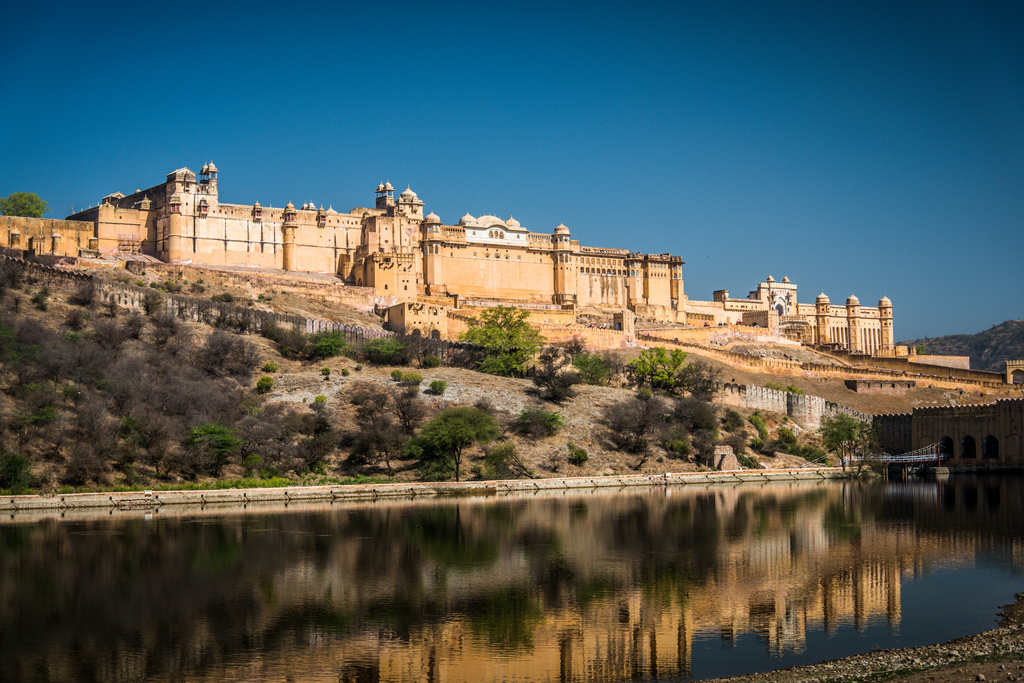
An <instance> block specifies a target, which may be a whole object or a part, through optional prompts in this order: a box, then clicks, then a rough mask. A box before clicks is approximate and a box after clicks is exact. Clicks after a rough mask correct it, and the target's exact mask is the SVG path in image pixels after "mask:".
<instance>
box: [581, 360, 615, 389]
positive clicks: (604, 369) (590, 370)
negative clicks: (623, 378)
mask: <svg viewBox="0 0 1024 683" xmlns="http://www.w3.org/2000/svg"><path fill="white" fill-rule="evenodd" d="M572 366H573V367H574V368H576V372H578V373H579V375H580V379H581V380H583V383H584V384H594V385H596V386H604V385H605V384H607V383H608V377H609V376H610V375H611V374H612V369H611V366H610V365H608V361H606V360H605V359H604V358H603V357H601V356H600V355H598V354H596V353H586V352H584V353H580V354H577V355H575V356H573V359H572Z"/></svg>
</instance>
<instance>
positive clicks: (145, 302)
mask: <svg viewBox="0 0 1024 683" xmlns="http://www.w3.org/2000/svg"><path fill="white" fill-rule="evenodd" d="M0 260H2V261H3V262H9V263H16V264H18V265H19V266H21V267H22V268H23V269H25V272H26V273H27V274H28V275H30V276H31V277H33V278H36V279H40V280H46V281H49V282H51V283H53V284H54V285H55V286H61V285H77V284H80V283H83V282H92V283H93V284H94V286H95V287H96V296H97V298H98V299H99V300H100V301H101V302H103V303H107V302H110V301H113V302H114V303H115V304H116V305H118V306H120V307H122V308H130V309H134V310H139V311H145V310H146V309H147V308H149V310H150V313H151V314H152V313H160V312H164V313H167V314H170V315H173V316H175V317H177V318H178V319H179V320H182V321H191V322H198V323H205V324H210V325H217V326H220V327H229V328H232V329H236V330H242V331H247V332H253V333H259V332H262V331H264V330H266V329H268V328H270V327H272V326H275V325H276V326H280V327H292V326H294V327H297V328H298V329H300V330H303V331H304V332H305V333H306V334H313V333H315V332H323V331H337V332H341V333H342V334H343V335H344V336H345V338H346V340H347V341H349V343H352V344H356V345H358V344H360V343H362V342H364V341H366V340H369V339H379V338H381V337H389V336H394V333H392V332H388V331H386V330H378V329H374V328H371V327H361V326H358V325H346V324H344V323H337V322H334V321H332V320H323V319H320V318H306V317H303V316H296V315H286V314H283V313H273V312H270V311H260V310H258V309H254V308H249V307H246V306H235V305H233V304H225V303H219V302H215V301H209V300H207V299H199V298H196V297H190V296H185V295H181V294H166V293H164V292H158V291H156V290H154V289H151V288H147V287H139V286H138V285H134V284H130V283H125V282H118V281H115V280H108V279H106V278H99V277H95V276H93V275H90V274H88V273H78V272H75V271H68V270H62V269H59V268H53V267H51V266H46V265H42V264H38V263H33V262H31V261H25V260H23V259H19V258H15V257H11V256H6V255H0Z"/></svg>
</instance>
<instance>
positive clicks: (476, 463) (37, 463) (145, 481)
mask: <svg viewBox="0 0 1024 683" xmlns="http://www.w3.org/2000/svg"><path fill="white" fill-rule="evenodd" d="M204 286H206V287H208V286H209V285H204ZM215 291H216V289H215ZM194 295H200V296H202V295H206V296H209V297H219V296H222V294H221V293H219V292H218V293H215V294H211V293H210V290H209V289H207V290H206V291H205V292H200V291H196V292H195V293H194V294H193V296H194ZM274 296H275V298H277V296H279V295H274ZM331 334H335V333H322V334H320V335H303V334H301V333H299V332H297V331H292V330H287V329H281V328H273V329H269V330H266V331H265V335H264V336H258V335H252V334H240V333H238V332H236V331H234V330H233V329H231V328H230V327H229V326H225V325H224V324H220V321H219V319H216V318H215V319H213V320H211V321H210V322H209V324H203V323H195V322H188V321H182V320H179V319H178V318H177V317H175V316H171V315H170V314H169V313H166V312H160V311H159V310H156V309H154V310H153V311H151V314H150V315H146V314H144V313H143V312H141V311H133V310H128V309H124V308H120V307H119V306H117V305H116V304H113V305H108V304H105V303H102V304H101V303H100V302H99V301H98V300H97V297H96V292H95V290H94V287H93V286H92V285H91V284H89V283H88V282H83V281H68V280H65V279H61V278H53V277H50V276H48V275H45V273H40V272H38V271H31V270H25V271H24V272H23V270H22V268H21V267H20V266H17V265H16V264H12V263H5V264H3V265H2V267H0V490H3V491H5V492H33V491H34V492H41V493H54V492H57V491H62V492H63V491H75V490H111V489H117V488H120V487H129V488H134V489H138V488H162V487H171V488H179V487H181V486H195V485H201V486H217V485H220V484H218V483H217V482H216V481H214V480H218V481H219V482H220V483H221V484H225V485H237V483H238V482H240V481H241V480H242V478H244V483H245V485H247V486H252V485H260V484H259V482H260V481H265V482H266V484H273V485H285V484H289V483H291V484H299V483H303V484H312V483H333V482H338V481H342V480H353V479H355V480H364V479H362V478H364V477H371V478H374V479H375V480H382V481H386V480H388V479H389V477H388V475H389V470H393V475H394V478H395V479H397V480H405V481H408V480H415V479H417V478H418V477H419V475H420V472H419V471H418V467H417V465H418V461H417V460H416V459H415V457H413V455H408V454H406V453H405V451H404V442H405V441H407V440H408V439H409V438H410V437H416V436H417V435H418V434H420V432H421V430H422V429H423V428H424V427H426V426H427V425H428V423H429V422H430V420H432V419H433V418H435V417H437V416H438V415H439V414H441V412H442V411H444V410H445V409H446V408H449V407H452V406H474V407H477V408H478V409H479V410H480V411H483V413H485V415H489V416H490V417H491V418H493V419H494V420H496V428H497V433H496V436H497V439H496V440H495V441H494V442H493V443H492V444H491V446H490V447H489V448H487V449H484V450H482V449H480V448H479V447H473V448H472V449H471V450H470V451H468V452H467V458H466V460H465V461H464V462H463V464H462V467H461V470H462V475H463V476H464V477H484V478H502V477H503V476H509V475H510V476H515V475H516V473H517V472H521V471H522V469H527V470H530V472H531V473H532V475H533V476H537V477H552V476H566V475H570V476H581V475H582V476H601V475H603V474H616V473H632V472H641V473H649V474H657V473H662V472H666V471H672V472H682V471H688V470H694V469H698V468H699V467H700V465H699V458H698V455H710V450H711V449H712V448H713V446H714V445H715V443H716V442H717V443H721V442H726V443H729V444H730V445H733V446H734V447H735V448H736V449H737V450H738V451H739V452H740V453H743V454H745V456H746V457H749V458H750V459H751V460H754V461H757V462H759V463H764V464H766V465H770V466H774V467H780V466H782V467H785V466H790V465H792V464H793V463H794V462H800V461H801V460H800V459H799V457H798V456H797V455H789V453H794V454H797V453H798V454H800V455H803V454H805V453H807V454H811V455H813V456H814V457H819V456H820V455H823V453H822V452H821V451H820V450H818V449H817V448H815V446H816V444H817V437H816V435H815V434H813V433H803V434H801V433H800V430H799V429H797V428H796V427H795V426H794V425H792V424H791V423H786V422H785V420H784V419H783V418H782V416H774V415H768V414H766V415H765V416H764V417H765V422H766V423H767V424H766V426H767V435H766V436H767V438H766V439H765V441H764V443H763V445H762V444H760V442H759V445H758V446H757V447H756V449H755V447H754V443H753V437H754V436H755V435H756V432H755V429H754V426H753V425H752V424H751V423H750V422H749V421H748V420H747V418H748V417H749V415H750V412H751V411H747V410H741V411H739V412H737V411H733V410H729V409H727V408H726V407H724V406H711V405H708V404H704V403H702V402H700V401H696V400H695V399H678V400H676V399H670V398H660V397H659V398H656V399H650V400H648V399H640V398H637V396H636V394H635V392H634V391H633V390H632V389H630V388H629V387H628V386H624V384H625V381H624V380H625V378H624V377H622V376H615V377H613V378H612V381H611V386H579V387H577V389H576V395H575V397H572V398H569V399H568V400H566V401H564V402H563V403H561V404H553V403H545V402H544V401H543V400H542V399H541V398H540V396H539V395H538V391H537V389H536V387H535V386H534V384H533V382H531V381H529V380H525V379H513V378H506V377H496V376H493V375H486V374H482V373H480V372H476V371H474V370H471V369H469V367H475V365H476V361H475V357H474V356H472V354H470V353H454V352H451V351H449V352H448V353H447V354H446V357H445V359H444V361H445V362H444V364H443V365H440V366H438V365H437V359H434V361H433V362H432V363H426V362H425V361H426V360H427V357H426V356H424V355H422V353H423V352H422V349H421V351H419V352H417V353H416V354H414V352H413V349H414V348H415V344H417V342H416V340H415V338H406V339H402V338H399V339H397V340H394V341H393V342H391V343H397V344H398V345H399V352H397V355H395V356H393V357H392V358H391V359H389V360H388V361H379V362H374V361H376V360H377V359H376V358H374V356H373V354H371V353H370V352H369V351H368V350H367V347H366V346H365V345H364V346H363V347H362V348H349V349H347V350H346V349H344V348H343V347H344V341H343V340H340V338H339V340H338V342H339V343H338V344H335V343H334V342H332V340H331V339H330V338H329V337H330V335H331ZM324 335H326V337H325V336H324ZM403 344H404V345H405V350H402V349H403V346H402V345H403ZM339 351H342V352H344V355H337V354H338V352H339ZM623 355H624V352H621V351H620V352H610V353H604V352H602V357H604V358H605V359H606V360H607V362H608V363H609V364H610V365H611V366H612V368H613V369H621V368H622V363H623V362H624V361H625V358H624V357H623ZM414 368H415V369H416V370H418V372H419V373H421V374H422V383H419V382H417V383H415V384H412V385H409V384H403V383H399V382H398V381H396V379H395V377H396V373H397V376H399V377H402V375H403V374H407V373H409V372H410V371H412V370H413V369H414ZM261 375H265V377H261ZM261 380H262V381H261ZM434 381H438V382H444V383H446V384H447V386H446V387H442V389H441V390H440V393H439V392H438V391H435V390H434V389H433V388H432V387H431V388H430V389H428V388H427V387H428V385H429V384H430V383H431V382H434ZM258 382H259V384H258ZM403 382H405V379H404V378H403ZM264 383H265V386H262V387H261V386H260V385H263V384H264ZM445 389H446V390H445ZM524 410H526V411H528V412H531V413H532V416H531V417H529V418H524V417H523V416H522V414H521V413H522V412H523V411H524ZM629 411H633V412H637V413H638V415H639V414H641V413H642V415H641V416H640V417H637V420H638V421H639V420H641V418H642V419H643V425H644V429H646V430H648V431H647V432H646V433H643V434H640V435H639V436H636V437H635V438H634V437H632V436H631V437H630V439H632V440H631V441H630V442H629V443H628V444H627V443H626V442H624V441H623V434H626V435H629V434H631V433H632V431H631V430H635V427H636V425H637V424H640V422H636V424H634V422H633V421H630V420H627V423H626V424H624V425H622V426H620V427H616V426H613V425H612V421H613V420H614V419H619V418H621V416H622V415H625V414H631V413H629ZM524 420H525V421H524ZM619 421H620V422H621V419H619ZM787 424H788V428H787V429H786V430H783V429H782V427H783V426H786V425H787ZM790 428H791V429H792V430H793V431H792V432H790V431H789V429H790ZM762 429H763V427H762ZM793 432H795V433H796V436H798V437H799V439H800V443H797V442H796V440H795V439H794V434H793ZM633 441H636V442H637V443H640V442H643V444H645V445H644V446H643V450H634V449H633V446H634V445H635V444H634V443H633ZM783 441H785V443H783ZM505 444H507V445H508V446H509V447H512V445H513V444H514V449H515V450H514V451H513V452H511V455H510V451H509V450H508V448H506V450H505V451H503V455H502V456H501V457H503V458H512V457H515V456H516V455H518V460H519V461H520V463H521V469H520V470H516V471H513V470H504V469H502V468H505V467H506V466H507V465H508V466H510V463H513V461H512V460H511V459H509V460H503V461H501V462H491V461H490V460H487V459H485V455H486V456H487V457H488V458H490V455H489V454H490V453H491V452H493V451H496V450H497V449H496V448H495V446H497V445H505ZM570 444H572V446H570ZM584 451H586V454H585V455H584V457H583V460H584V462H579V463H571V462H570V456H572V457H574V458H575V457H576V456H578V455H580V454H581V453H583V452H584ZM385 455H386V456H387V457H384V456H385ZM748 463H749V464H750V465H754V463H753V462H750V461H748ZM754 466H756V465H754ZM224 480H231V482H234V483H230V482H225V481H224Z"/></svg>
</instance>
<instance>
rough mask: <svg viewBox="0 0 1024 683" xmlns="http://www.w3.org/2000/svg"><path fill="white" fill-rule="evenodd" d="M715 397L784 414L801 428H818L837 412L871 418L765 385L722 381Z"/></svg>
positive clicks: (726, 402)
mask: <svg viewBox="0 0 1024 683" xmlns="http://www.w3.org/2000/svg"><path fill="white" fill-rule="evenodd" d="M719 398H720V400H721V401H722V402H723V403H725V404H727V405H734V406H740V407H743V408H749V409H752V410H767V411H769V412H773V413H779V414H782V415H786V416H788V417H789V418H790V419H791V420H793V422H796V423H797V424H798V425H800V427H802V428H803V429H810V430H815V429H818V428H819V427H821V423H822V422H823V421H824V420H827V419H828V418H830V417H833V416H835V415H840V414H842V415H849V416H850V417H852V418H855V419H857V420H860V421H861V422H871V421H872V420H873V416H872V415H868V414H867V413H862V412H860V411H859V410H854V409H853V408H850V407H847V406H844V405H840V404H838V403H832V402H831V401H826V400H825V399H823V398H821V397H820V396H809V395H807V394H794V393H792V392H788V391H780V390H778V389H769V388H767V387H760V386H748V385H746V384H732V383H726V384H723V385H722V392H721V393H720V394H719Z"/></svg>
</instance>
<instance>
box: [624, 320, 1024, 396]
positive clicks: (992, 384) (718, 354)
mask: <svg viewBox="0 0 1024 683" xmlns="http://www.w3.org/2000/svg"><path fill="white" fill-rule="evenodd" d="M637 337H638V339H639V338H641V334H640V333H638V334H637ZM647 341H651V342H655V343H658V344H661V343H664V344H666V345H669V346H675V347H678V348H682V349H692V350H693V351H695V352H697V353H700V354H701V355H704V356H708V357H711V358H718V359H720V360H722V361H725V362H727V363H729V364H732V365H739V366H746V367H749V368H753V369H758V370H766V371H768V372H772V371H773V370H778V371H782V372H784V373H786V374H792V373H793V372H801V373H812V374H813V375H815V376H818V377H844V378H850V379H853V378H856V377H878V378H880V379H881V380H882V381H884V379H894V378H896V377H900V378H903V377H906V378H907V379H910V378H911V376H912V377H913V378H914V379H915V380H916V381H917V383H918V385H919V386H920V385H921V383H922V382H927V385H928V386H931V387H935V388H939V389H960V388H965V387H966V388H971V387H974V388H979V389H1006V387H1007V384H1006V382H1005V377H1004V375H1002V374H1001V373H995V372H980V371H977V370H970V371H964V370H954V371H953V372H951V373H949V374H947V375H934V374H925V373H923V372H921V370H922V368H921V366H919V365H917V366H909V367H911V368H913V373H910V372H908V373H907V374H906V375H902V374H899V375H897V374H896V373H897V371H896V370H895V369H893V370H884V369H881V368H875V367H866V366H860V365H858V366H855V367H846V366H842V365H827V364H824V363H800V362H797V361H790V360H785V359H780V358H768V357H761V356H751V355H747V354H742V353H736V352H734V351H726V350H724V349H716V348H714V347H708V346H703V345H701V344H694V343H689V342H684V341H678V342H675V341H671V340H668V339H661V338H653V337H649V338H647ZM883 360H887V361H892V360H896V359H883ZM863 362H868V361H863ZM905 367H906V366H905ZM979 377H980V378H984V379H977V378H979Z"/></svg>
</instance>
